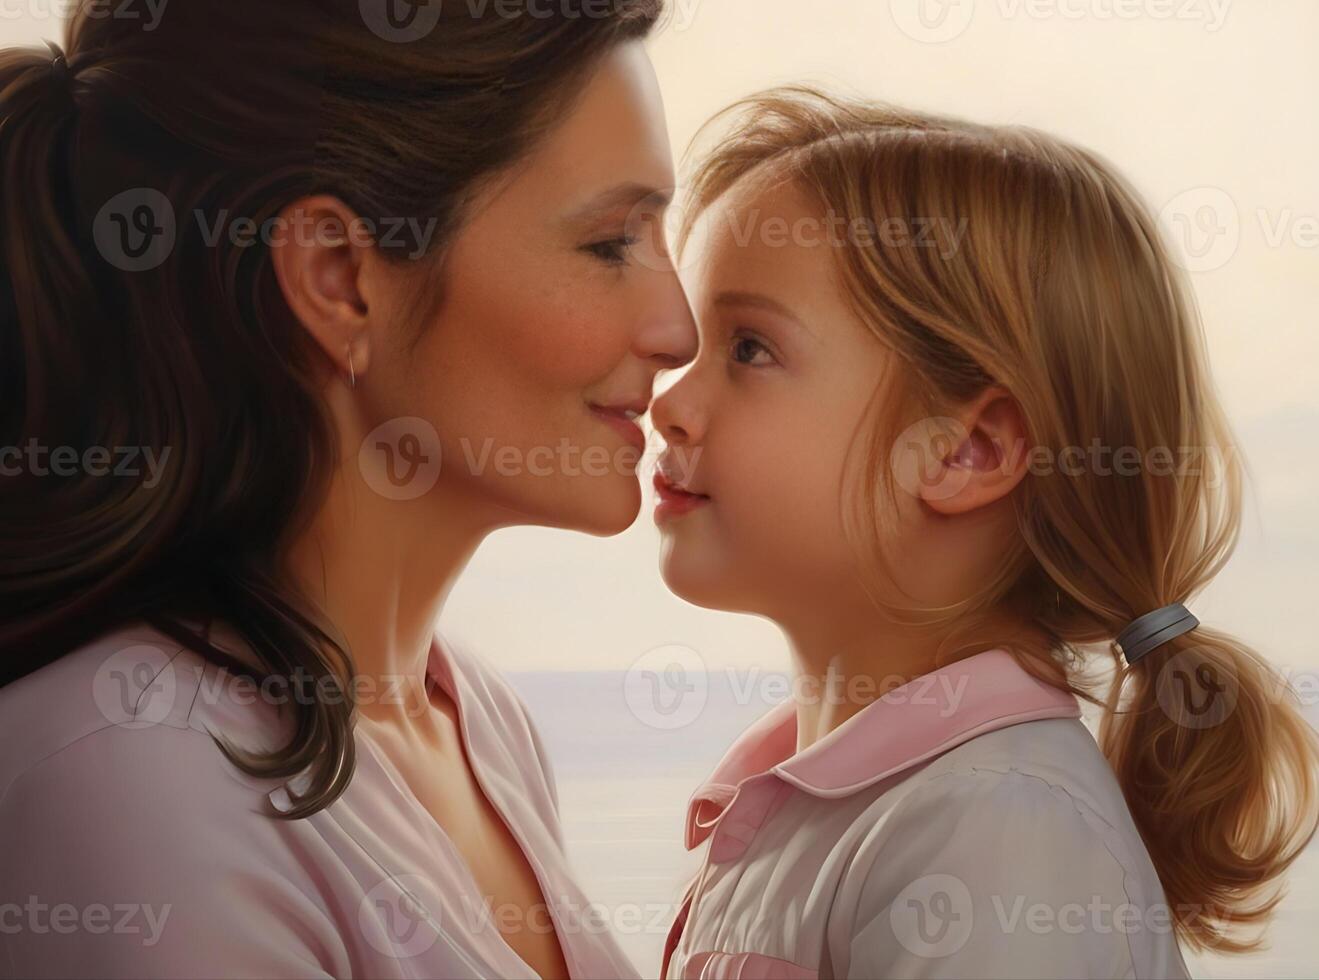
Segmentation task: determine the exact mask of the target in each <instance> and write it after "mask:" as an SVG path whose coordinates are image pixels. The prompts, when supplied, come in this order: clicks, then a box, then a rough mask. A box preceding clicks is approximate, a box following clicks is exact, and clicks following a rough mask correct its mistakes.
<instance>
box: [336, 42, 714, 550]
mask: <svg viewBox="0 0 1319 980" xmlns="http://www.w3.org/2000/svg"><path fill="white" fill-rule="evenodd" d="M673 185H674V176H673V166H672V159H671V155H670V150H669V139H668V133H667V131H666V128H665V124H664V111H663V105H662V103H661V100H660V94H659V90H658V87H657V84H656V80H655V73H654V70H653V68H652V66H651V63H650V60H649V58H648V56H647V55H646V52H645V49H644V47H643V46H642V45H641V44H640V43H628V44H626V45H623V46H621V47H619V48H618V49H616V50H615V51H614V52H613V53H611V54H610V55H609V56H608V57H607V58H606V59H605V60H604V62H603V64H602V65H601V66H600V68H599V70H598V71H597V72H596V74H595V75H594V76H593V78H592V79H591V80H590V81H589V83H588V84H587V85H586V86H585V88H584V89H583V90H582V91H581V93H580V95H579V96H578V98H577V100H576V102H575V103H574V108H573V109H572V110H571V111H570V113H569V114H568V115H566V116H565V117H564V118H563V120H562V121H560V122H559V123H558V125H557V126H556V127H555V128H554V129H553V130H552V131H551V132H550V133H549V134H547V136H546V137H545V138H544V139H543V140H542V142H541V143H540V144H539V145H538V146H537V148H536V149H535V150H534V152H533V154H532V155H531V157H530V158H529V159H527V160H525V161H524V162H523V163H522V164H520V165H519V166H517V167H516V168H515V170H514V171H513V172H512V173H511V174H510V175H508V176H506V177H505V178H504V179H502V180H501V181H499V182H498V184H497V185H496V186H494V187H493V188H492V189H490V190H488V191H487V192H486V193H484V195H483V196H482V197H481V198H480V199H479V200H478V201H477V202H476V204H475V205H474V207H473V209H472V213H471V215H470V216H469V218H468V220H467V222H466V224H465V225H464V227H463V228H462V229H461V230H460V232H459V233H458V235H457V236H456V238H455V240H454V241H453V243H452V244H451V245H450V247H449V250H448V253H447V255H446V256H445V259H444V265H443V273H442V274H443V277H444V289H443V298H442V300H441V302H440V305H439V310H438V313H437V315H436V318H435V319H434V320H433V321H432V322H430V323H428V324H426V325H425V327H424V329H423V330H422V331H421V333H420V338H419V339H417V340H416V342H415V344H414V343H413V342H412V341H413V335H412V334H410V333H409V332H407V331H403V330H394V331H392V333H390V332H388V331H383V332H384V333H385V334H386V336H387V338H388V339H387V340H386V342H385V343H383V344H382V347H383V349H381V348H377V349H376V350H375V351H374V352H373V354H372V367H371V371H370V376H369V377H368V378H367V383H366V385H365V386H364V387H366V388H367V390H369V391H370V392H371V397H372V399H373V400H374V402H375V404H374V406H373V412H372V414H373V416H374V418H373V419H372V420H371V421H372V422H373V423H374V425H367V428H368V429H375V428H378V427H379V425H380V424H382V423H383V424H384V425H385V430H383V431H382V435H383V436H384V438H383V439H382V440H380V441H381V442H383V443H386V444H388V443H389V441H390V440H391V439H392V438H393V437H394V436H395V435H397V436H398V439H397V440H395V441H397V442H399V445H398V446H396V447H392V449H393V455H394V457H395V458H397V459H399V460H406V458H407V456H408V455H409V453H408V450H409V449H411V451H412V452H411V455H413V456H415V455H416V450H417V449H418V448H419V446H420V445H421V444H422V443H424V442H425V440H424V438H423V439H421V440H420V442H419V441H418V440H416V439H409V436H410V435H411V436H415V435H416V431H415V430H416V422H415V420H416V419H418V418H419V419H422V420H425V422H426V423H429V424H430V426H432V427H433V431H434V433H435V434H436V435H435V436H434V437H433V438H437V439H438V446H436V447H435V449H436V451H437V454H438V456H439V457H440V459H441V460H442V463H441V466H440V471H439V475H438V482H439V484H440V486H441V489H442V491H443V492H442V493H440V494H439V495H437V496H436V497H434V498H433V499H436V500H438V501H440V502H441V505H442V506H447V505H449V504H452V503H453V502H454V501H455V500H459V501H461V503H462V506H463V507H464V508H465V513H472V512H476V513H479V514H480V515H481V518H480V519H481V520H482V521H484V522H485V523H486V524H488V525H491V526H501V525H506V524H541V525H549V526H557V527H566V528H573V529H578V530H584V531H588V532H591V533H597V534H609V533H616V532H618V531H621V530H623V529H624V528H626V527H627V526H628V525H630V524H631V523H632V522H633V520H635V518H636V516H637V513H638V511H639V509H640V505H641V489H640V485H639V480H638V477H637V474H636V468H637V464H638V462H639V460H640V457H641V455H642V451H643V449H644V445H645V443H644V436H643V433H642V430H641V429H640V428H639V427H638V426H637V425H636V424H635V423H634V422H632V421H630V420H629V419H630V417H632V416H635V415H639V414H641V413H643V412H645V411H646V410H647V409H648V407H649V403H650V401H651V396H652V385H653V382H654V379H655V376H656V374H657V373H658V372H659V371H660V370H661V369H664V368H672V367H677V366H680V365H682V364H685V363H687V362H688V361H689V360H690V359H691V357H692V356H693V355H694V353H695V350H696V344H697V340H696V329H695V324H694V322H693V319H692V316H691V311H690V308H689V307H688V305H687V301H686V297H685V295H684V294H683V291H682V287H681V285H680V283H679V281H678V278H677V275H676V273H675V272H674V270H673V267H672V264H671V262H670V261H669V259H668V256H667V255H666V254H665V253H664V249H663V237H662V235H661V234H658V233H649V232H652V231H654V232H658V230H659V228H660V225H659V223H658V220H659V217H660V215H662V212H663V208H664V204H665V202H666V201H667V199H668V196H669V194H670V193H671V190H672V187H673ZM381 293H382V294H384V297H383V298H384V301H385V303H386V304H387V307H386V310H385V312H384V314H383V319H384V320H385V321H389V320H391V319H393V318H395V317H397V318H398V319H399V320H405V319H406V315H407V308H406V302H405V298H404V297H405V293H404V291H403V290H402V289H400V290H397V294H398V296H399V297H400V298H397V299H390V298H389V294H390V291H389V290H385V289H382V290H381ZM377 309H379V307H375V308H373V313H374V312H375V310H377ZM386 326H388V322H386ZM361 387H363V386H359V388H361ZM358 395H359V397H360V395H361V392H360V391H359V392H358ZM390 420H394V422H396V423H397V424H395V425H394V429H390V428H389V426H390V425H391V424H394V423H391V421H390ZM422 428H423V431H424V432H430V431H431V429H430V428H428V427H426V426H423V427H422ZM395 430H397V431H395ZM405 440H406V441H405ZM450 513H452V511H450Z"/></svg>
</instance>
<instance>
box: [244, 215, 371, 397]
mask: <svg viewBox="0 0 1319 980" xmlns="http://www.w3.org/2000/svg"><path fill="white" fill-rule="evenodd" d="M278 220H279V224H278V226H277V227H278V232H277V234H276V236H275V238H274V240H273V241H272V242H271V246H270V256H271V262H272V263H273V264H274V267H275V277H276V279H277V280H278V281H279V286H280V289H281V290H282V291H283V293H284V300H285V302H286V303H288V306H289V309H290V310H292V311H293V315H294V316H295V317H297V318H298V321H299V322H300V323H301V324H302V325H303V327H304V328H305V329H306V330H307V332H308V333H309V334H310V335H311V336H312V337H314V338H315V340H316V342H317V344H319V345H320V347H321V349H322V350H323V351H324V352H325V355H326V357H328V358H329V359H330V363H331V364H333V365H334V367H335V369H336V370H337V371H338V372H339V373H340V374H341V375H342V376H343V377H344V378H349V377H352V376H356V377H360V376H361V375H362V374H363V373H364V372H365V371H366V368H367V364H368V362H369V360H370V353H371V345H370V335H369V333H368V331H367V326H368V323H369V319H368V315H367V314H368V311H367V303H366V299H365V293H364V291H363V289H362V282H361V277H362V271H363V268H364V267H365V265H366V262H367V260H368V257H369V251H370V249H372V248H373V247H374V243H373V242H372V241H371V238H370V236H369V235H367V234H366V233H365V231H364V230H363V226H362V223H361V221H360V219H359V218H358V216H357V214H356V213H355V212H354V211H353V210H352V209H351V208H350V207H348V205H346V204H345V203H344V202H343V201H341V200H339V199H338V198H337V197H331V196H330V195H327V194H319V195H315V196H313V197H304V198H301V199H299V200H297V201H294V202H293V203H292V204H290V205H289V206H288V207H286V208H285V209H284V210H283V211H281V212H280V214H279V219H278Z"/></svg>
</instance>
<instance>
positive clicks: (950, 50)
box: [0, 0, 1319, 977]
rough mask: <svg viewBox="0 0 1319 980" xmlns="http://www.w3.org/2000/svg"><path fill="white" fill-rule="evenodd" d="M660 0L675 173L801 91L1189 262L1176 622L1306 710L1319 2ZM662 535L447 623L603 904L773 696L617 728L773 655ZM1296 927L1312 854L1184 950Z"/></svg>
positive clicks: (511, 575) (1306, 915)
mask: <svg viewBox="0 0 1319 980" xmlns="http://www.w3.org/2000/svg"><path fill="white" fill-rule="evenodd" d="M174 2H187V0H174ZM670 4H671V6H672V8H673V9H672V13H671V18H670V23H669V24H668V26H667V27H666V29H665V30H664V31H663V32H662V33H661V34H660V35H659V36H658V37H656V38H655V39H654V40H653V41H652V42H651V50H652V54H653V57H654V61H655V64H656V67H657V70H658V73H659V76H660V81H661V84H662V86H663V88H664V91H665V94H666V100H667V109H668V113H669V119H670V126H671V131H672V136H673V146H674V153H675V158H678V159H681V156H682V154H683V151H684V149H685V148H686V146H687V144H688V141H689V139H690V138H691V137H692V135H693V134H694V132H695V131H696V129H697V127H698V126H699V125H700V124H701V123H702V122H703V121H704V120H705V119H706V118H707V117H708V116H710V115H711V114H712V113H713V112H714V111H715V110H717V109H719V108H720V107H722V106H724V105H725V104H727V103H728V102H729V101H731V100H733V99H734V98H736V97H738V96H741V95H744V94H747V93H748V92H750V91H752V90H754V89H756V88H759V87H762V86H765V85H769V84H774V83H778V82H785V81H795V80H811V81H814V82H817V83H823V84H826V85H831V86H836V87H839V88H841V89H843V90H844V91H848V92H851V93H854V94H856V93H860V94H867V95H871V96H875V97H879V98H884V99H888V100H893V101H898V102H904V103H909V104H911V105H914V106H917V107H922V108H931V109H936V110H939V111H942V112H947V113H954V114H960V115H966V116H970V117H972V118H976V119H980V120H984V121H992V122H1014V123H1025V124H1030V125H1034V126H1039V127H1043V128H1047V129H1051V130H1054V131H1056V132H1058V133H1060V134H1063V135H1065V136H1067V137H1070V138H1072V139H1074V140H1077V141H1080V142H1082V143H1085V144H1087V145H1089V146H1091V147H1093V148H1095V149H1096V150H1098V151H1099V152H1101V153H1103V154H1104V155H1106V156H1107V157H1109V158H1110V159H1111V160H1113V161H1114V162H1116V163H1117V164H1118V165H1119V166H1120V167H1121V168H1122V169H1123V170H1124V171H1125V172H1126V173H1127V174H1128V175H1129V176H1130V177H1131V178H1132V180H1133V181H1134V183H1135V184H1136V186H1137V187H1138V188H1140V189H1141V190H1142V192H1143V193H1144V194H1145V195H1146V197H1147V199H1148V200H1149V201H1150V202H1151V204H1152V206H1153V207H1154V209H1155V210H1156V211H1158V212H1160V213H1161V215H1162V216H1163V218H1164V220H1165V223H1166V225H1167V227H1168V229H1169V234H1170V236H1172V238H1173V239H1174V241H1175V243H1176V244H1177V247H1178V248H1179V249H1180V254H1181V255H1182V256H1183V260H1184V262H1185V264H1186V265H1187V267H1188V268H1189V269H1192V270H1194V271H1193V272H1192V279H1193V282H1194V286H1195V289H1196V292H1197V295H1198V296H1199V300H1200V303H1201V309H1202V312H1203V315H1204V319H1205V324H1206V330H1207V333H1208V337H1209V342H1210V352H1211V358H1212V363H1213V366H1214V369H1215V373H1216V377H1217V381H1218V385H1219V388H1220V391H1221V394H1222V397H1223V399H1224V401H1225V403H1226V407H1227V410H1228V413H1229V415H1230V417H1231V418H1232V419H1233V421H1234V424H1235V426H1236V431H1237V434H1238V437H1239V439H1240V444H1241V445H1240V448H1241V451H1242V453H1243V454H1244V456H1245V457H1246V459H1247V461H1248V463H1249V466H1250V469H1251V474H1252V482H1251V483H1250V485H1249V488H1248V498H1247V512H1246V515H1245V525H1244V528H1243V536H1242V541H1241V544H1240V547H1239V549H1238V551H1237V554H1236V556H1235V558H1234V560H1233V561H1232V562H1231V563H1230V564H1229V565H1228V567H1227V568H1226V570H1225V571H1224V572H1223V574H1222V575H1221V576H1220V578H1219V579H1218V580H1217V581H1215V582H1214V583H1213V585H1212V586H1211V587H1210V588H1209V589H1208V590H1207V591H1206V592H1205V593H1204V594H1203V595H1202V596H1200V597H1199V598H1198V599H1197V600H1196V601H1194V602H1193V603H1191V606H1192V608H1193V611H1194V612H1195V613H1196V614H1197V615H1198V616H1199V617H1200V618H1201V619H1202V620H1203V621H1205V622H1207V623H1211V624H1213V625H1215V626H1217V627H1221V628H1224V629H1228V630H1231V631H1234V632H1236V633H1237V634H1239V635H1240V636H1242V637H1244V638H1246V639H1247V640H1248V641H1250V642H1251V643H1253V644H1254V645H1255V646H1257V647H1258V648H1259V649H1260V650H1261V651H1262V652H1264V653H1265V654H1266V655H1267V656H1268V657H1269V658H1271V659H1272V660H1273V661H1274V662H1275V663H1276V664H1277V665H1278V666H1279V668H1280V669H1282V670H1283V671H1284V672H1287V673H1288V674H1289V676H1292V677H1293V678H1294V679H1296V680H1297V681H1298V683H1299V685H1300V686H1302V687H1303V690H1304V691H1305V692H1308V693H1307V699H1308V700H1307V710H1308V712H1309V713H1310V715H1311V717H1312V718H1314V717H1315V711H1316V705H1315V701H1316V693H1319V692H1316V686H1315V683H1314V680H1315V673H1316V672H1319V647H1317V645H1316V642H1315V639H1314V636H1315V629H1314V627H1313V626H1312V625H1311V622H1310V617H1309V613H1310V611H1311V609H1312V608H1313V607H1314V605H1315V603H1314V599H1313V597H1312V591H1313V589H1314V588H1315V586H1316V583H1319V574H1316V573H1317V572H1319V561H1317V560H1316V554H1319V509H1317V508H1316V507H1315V505H1314V503H1313V502H1312V498H1310V496H1309V494H1310V493H1312V492H1313V488H1314V487H1315V485H1316V483H1317V482H1319V454H1317V453H1316V449H1319V444H1317V440H1316V438H1315V433H1316V431H1319V385H1317V384H1316V381H1315V366H1316V364H1319V329H1316V326H1319V324H1316V320H1317V319H1319V111H1316V106H1315V102H1316V97H1317V96H1319V54H1317V53H1316V45H1317V44H1319V3H1316V2H1315V0H1035V2H1031V0H979V2H973V0H891V2H890V0H813V2H811V3H803V2H801V0H670ZM64 9H65V5H64V4H61V3H60V2H57V0H23V2H17V0H0V43H4V44H12V43H16V42H31V41H36V40H38V39H40V38H43V37H50V38H54V39H58V38H59V37H60V20H59V17H60V15H61V14H62V12H63V10H64ZM165 16H168V12H166V14H165ZM647 483H648V481H647ZM657 546H658V538H657V535H656V533H655V531H654V528H653V525H652V523H651V520H650V516H649V508H648V507H647V509H646V511H645V512H643V516H642V517H641V518H640V519H639V520H638V522H637V524H636V525H635V526H634V527H633V528H632V529H631V530H629V531H628V532H627V533H625V534H623V535H621V536H619V537H617V538H613V539H594V538H588V537H584V536H581V535H572V534H563V533H559V532H553V531H544V530H510V531H506V532H502V533H500V534H499V535H496V536H495V537H493V538H492V539H491V540H490V541H489V542H488V543H487V545H486V546H485V547H484V548H483V549H482V550H481V552H480V553H479V554H478V556H477V557H476V559H475V560H474V562H473V563H472V566H471V568H470V569H469V571H468V573H467V575H466V576H465V577H464V579H463V581H462V582H461V584H460V585H459V586H458V588H457V589H456V590H455V591H454V593H453V595H452V598H451V600H450V602H449V606H448V608H447V610H446V612H445V615H444V617H443V623H442V625H443V627H444V629H445V630H446V632H449V633H450V634H451V635H453V636H455V637H456V638H460V639H463V640H466V641H468V642H469V643H470V645H472V646H474V647H476V648H478V649H480V650H481V651H483V652H484V653H485V654H486V655H487V656H488V657H489V658H490V659H491V660H493V661H494V662H495V663H496V664H498V665H499V666H501V667H503V668H505V669H507V670H510V671H514V672H518V678H519V683H520V684H521V685H522V686H523V688H524V690H525V692H526V694H527V698H528V701H529V703H530V704H531V707H532V710H533V713H535V714H536V717H537V719H538V721H539V722H540V723H541V724H542V725H543V726H544V727H545V729H546V732H547V738H548V739H549V741H550V744H551V748H552V750H553V755H554V758H555V759H556V761H558V764H559V776H560V790H561V794H562V797H563V806H564V816H565V820H566V821H567V824H568V833H569V837H570V838H571V840H572V846H573V847H574V849H575V851H576V856H577V859H578V861H579V863H580V864H581V867H582V870H583V873H584V875H585V876H586V877H587V879H588V882H589V883H590V885H591V887H592V894H593V895H595V896H597V897H598V898H599V900H600V901H602V902H605V903H606V904H608V905H610V906H611V908H613V909H615V910H616V909H617V908H619V907H622V906H623V905H626V904H628V903H633V904H635V905H637V906H644V907H649V905H650V904H651V903H663V902H665V901H668V900H670V899H671V896H672V892H673V889H674V887H675V886H676V882H677V881H678V879H679V876H680V874H681V872H682V871H684V870H686V869H687V868H688V867H689V865H688V864H687V863H686V862H687V861H688V859H689V858H690V857H691V855H685V854H683V853H682V852H681V848H680V846H678V844H677V839H678V835H679V833H680V823H679V821H680V818H681V813H682V809H683V805H684V803H685V800H686V796H687V794H688V793H690V791H691V789H692V787H693V786H694V782H695V780H696V779H698V778H699V777H700V775H701V774H702V773H703V772H704V771H705V770H706V769H707V767H708V766H709V765H710V764H711V763H713V761H714V760H715V759H717V758H718V756H719V754H720V753H721V752H722V750H723V748H724V747H725V746H726V745H727V741H728V739H729V738H731V737H732V734H733V733H734V732H736V731H737V730H738V728H740V726H741V725H742V724H743V723H744V722H745V721H746V720H747V718H749V717H752V716H754V715H755V714H757V713H758V712H759V711H760V710H763V708H764V707H765V706H767V705H766V704H759V705H757V704H746V703H742V704H739V705H731V702H729V703H724V702H720V701H719V699H718V697H715V696H713V695H712V696H711V698H710V700H709V703H708V705H706V707H705V714H706V716H707V717H705V718H704V719H703V720H702V722H701V723H693V724H691V725H688V726H686V727H685V728H683V729H681V730H675V731H671V732H667V733H664V734H665V736H666V737H665V739H664V741H663V742H662V744H661V743H656V742H655V740H654V738H653V737H652V736H654V735H655V734H656V733H655V731H654V730H653V726H651V727H650V729H647V726H646V725H644V724H642V725H640V726H638V724H637V722H638V719H637V718H636V714H637V712H636V711H635V710H632V711H630V712H629V707H631V705H630V702H628V700H627V696H628V695H627V692H628V684H629V683H630V681H629V678H635V677H636V674H637V670H638V669H640V668H641V667H644V666H646V665H655V666H663V665H664V664H666V663H669V662H671V661H672V659H673V656H674V654H673V653H672V650H673V649H674V647H679V648H681V649H682V653H681V654H680V655H679V659H680V660H681V662H682V663H684V665H685V666H687V667H688V668H689V669H691V670H701V669H704V670H706V671H709V672H711V675H712V676H714V675H720V674H722V675H723V676H724V677H725V679H727V677H728V676H730V675H729V674H728V673H727V672H728V671H734V672H736V673H735V676H739V677H742V678H744V679H745V678H747V677H752V678H757V677H760V676H761V675H760V673H759V671H761V670H768V671H774V670H784V669H786V667H787V664H786V661H785V657H784V653H785V650H784V647H783V644H782V642H781V641H780V639H779V637H778V635H777V633H776V631H775V630H774V629H773V628H772V627H770V626H769V625H767V624H765V623H763V622H761V621H758V620H754V619H750V618H744V617H736V616H730V615H724V614H720V613H715V612H710V611H706V610H700V609H695V608H693V607H691V606H688V605H686V604H684V603H682V602H680V601H678V600H676V599H674V598H673V597H672V596H670V595H669V594H668V593H667V592H666V591H665V590H664V587H663V585H662V583H661V582H660V580H659V577H658V575H657V574H656V571H655V558H656V552H657ZM666 647H667V649H659V648H666ZM629 668H634V669H633V670H632V671H631V673H629V674H623V673H621V672H626V671H629ZM526 672H535V673H526ZM546 672H550V673H546ZM564 672H570V673H564ZM582 672H591V673H582ZM605 672H609V673H605ZM717 687H718V686H717V685H711V686H710V690H711V691H712V692H713V691H715V690H716V688H717ZM719 689H720V690H722V688H719ZM726 693H727V692H725V694H726ZM725 700H726V701H727V700H728V699H727V698H726V699H725ZM587 705H590V706H591V710H583V709H584V706H587ZM721 705H723V706H722V707H721ZM597 706H598V709H599V710H596V708H597ZM657 744H659V745H660V748H659V749H658V750H657V749H656V745H657ZM665 760H667V761H665ZM646 918H648V917H647V916H642V923H641V925H640V927H638V928H636V929H635V930H631V929H630V928H629V929H627V930H624V931H626V932H627V935H625V936H624V937H623V938H624V940H625V942H627V943H628V945H629V948H630V949H631V950H632V951H633V952H634V954H635V955H636V957H637V961H638V965H639V966H640V967H641V968H642V969H643V970H648V971H651V972H653V970H654V968H655V963H656V962H657V961H656V959H655V958H656V957H657V955H658V949H659V948H660V944H661V943H662V939H663V934H662V930H657V929H655V928H653V927H652V928H646V925H647V923H646V921H645V920H646ZM1315 921H1319V861H1316V860H1315V858H1314V851H1313V849H1312V851H1311V853H1310V854H1309V855H1307V859H1306V860H1305V862H1304V863H1303V864H1302V865H1301V866H1300V867H1298V869H1297V872H1296V873H1295V874H1294V875H1293V882H1292V895H1291V897H1289V898H1288V900H1287V901H1286V902H1285V903H1284V904H1283V906H1282V907H1281V910H1280V915H1279V919H1278V924H1277V926H1276V927H1275V929H1274V932H1273V934H1272V940H1273V949H1272V950H1270V951H1268V952H1266V953H1262V954H1258V955H1256V956H1253V957H1247V958H1235V959H1230V960H1228V959H1220V958H1215V957H1194V958H1193V957H1189V956H1188V962H1189V963H1190V965H1191V968H1192V971H1193V972H1194V974H1195V975H1196V976H1201V977H1250V976H1260V977H1263V976H1273V977H1280V976H1291V977H1302V976H1316V975H1319V940H1316V938H1315V936H1314V933H1313V928H1314V922H1315ZM665 925H667V920H665Z"/></svg>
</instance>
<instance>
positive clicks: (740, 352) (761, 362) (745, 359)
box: [728, 335, 774, 367]
mask: <svg viewBox="0 0 1319 980" xmlns="http://www.w3.org/2000/svg"><path fill="white" fill-rule="evenodd" d="M728 353H729V356H730V357H732V359H733V360H734V361H735V362H736V363H738V364H745V365H747V366H748V367H763V366H765V365H767V364H773V363H774V355H773V354H772V353H770V350H769V348H768V347H766V346H765V345H764V344H762V343H761V342H760V341H759V340H757V339H756V338H755V337H748V336H745V335H739V336H736V337H734V338H733V343H732V345H731V347H730V348H729V352H728Z"/></svg>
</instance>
